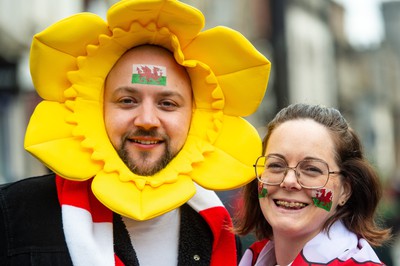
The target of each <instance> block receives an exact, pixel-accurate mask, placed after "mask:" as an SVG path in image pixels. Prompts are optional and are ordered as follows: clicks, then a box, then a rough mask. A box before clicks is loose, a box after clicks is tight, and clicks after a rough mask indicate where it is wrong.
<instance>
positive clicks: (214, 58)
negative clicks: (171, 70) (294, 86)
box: [25, 0, 270, 220]
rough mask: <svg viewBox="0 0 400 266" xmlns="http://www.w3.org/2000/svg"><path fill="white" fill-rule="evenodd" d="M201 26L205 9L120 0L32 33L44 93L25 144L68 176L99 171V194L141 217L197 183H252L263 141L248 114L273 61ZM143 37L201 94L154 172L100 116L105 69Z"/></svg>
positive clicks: (219, 186) (95, 185) (35, 69)
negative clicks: (120, 149)
mask: <svg viewBox="0 0 400 266" xmlns="http://www.w3.org/2000/svg"><path fill="white" fill-rule="evenodd" d="M203 27H204V17H203V14H202V13H201V12H200V11H199V10H197V9H195V8H193V7H191V6H189V5H186V4H184V3H181V2H179V1H176V0H123V1H120V2H118V3H116V4H115V5H113V6H112V7H111V8H110V9H109V10H108V13H107V22H105V21H104V20H103V19H102V18H100V17H99V16H97V15H95V14H91V13H80V14H76V15H73V16H71V17H68V18H66V19H63V20H61V21H59V22H57V23H55V24H53V25H51V26H50V27H48V28H47V29H45V30H44V31H42V32H40V33H38V34H37V35H35V36H34V39H33V43H32V47H31V58H30V64H31V74H32V79H33V83H34V86H35V88H36V90H37V92H38V94H39V95H40V96H41V97H42V98H43V101H42V102H41V103H40V104H39V105H38V106H37V107H36V109H35V111H34V114H33V115H32V117H31V120H30V122H29V125H28V129H27V133H26V138H25V148H26V149H27V150H28V151H29V152H30V153H32V154H33V155H34V156H35V157H37V158H38V159H39V160H41V161H42V162H43V163H44V164H45V165H46V166H47V167H49V168H50V169H51V170H53V171H54V172H55V173H57V174H58V175H60V176H62V177H64V178H66V179H69V180H75V181H83V180H88V179H90V178H93V182H92V191H93V193H94V194H95V196H96V197H97V198H98V199H99V200H100V202H102V203H103V204H104V205H105V206H106V207H108V208H109V209H111V210H113V211H115V212H117V213H119V214H121V215H124V216H127V217H131V218H133V219H136V220H146V219H150V218H153V217H156V216H158V215H161V214H163V213H165V212H168V211H170V210H172V209H175V208H177V207H179V206H181V205H182V204H184V203H185V202H187V201H188V200H189V199H190V198H191V197H192V196H193V195H194V194H195V192H196V188H195V185H194V183H193V182H196V183H197V184H199V185H200V186H203V187H205V188H207V189H212V190H227V189H234V188H238V187H240V186H242V185H244V184H246V183H248V182H250V181H251V180H252V179H253V178H254V173H253V168H252V163H253V162H254V160H255V158H256V157H257V156H258V155H259V154H260V152H261V141H260V137H259V135H258V133H257V131H256V130H255V128H254V127H253V126H252V125H250V124H249V123H248V122H247V121H246V120H245V119H243V118H242V117H244V116H248V115H250V114H252V113H253V112H255V110H256V109H257V107H258V106H259V104H260V103H261V101H262V99H263V97H264V93H265V90H266V87H267V82H268V76H269V72H270V62H269V61H268V60H267V59H266V58H265V57H264V56H263V55H262V54H260V53H259V52H258V51H257V50H256V49H255V48H254V47H253V45H252V44H251V43H250V42H249V41H248V40H247V39H246V38H245V37H244V36H242V35H241V34H240V33H238V32H236V31H234V30H232V29H229V28H226V27H222V26H218V27H214V28H212V29H209V30H204V31H201V30H202V29H203ZM142 44H154V45H160V46H163V47H165V48H167V49H169V50H170V51H171V52H173V54H174V57H175V59H176V61H177V62H178V63H179V64H181V65H182V66H184V67H185V68H186V69H187V72H188V73H189V76H190V78H191V81H192V89H193V95H194V101H195V106H194V110H193V117H192V122H191V127H190V132H189V135H188V137H187V141H186V143H185V145H184V147H183V148H182V149H181V151H180V152H179V153H178V154H177V156H176V157H175V158H174V159H173V160H172V161H171V162H170V164H169V165H168V166H167V167H166V168H165V169H163V170H162V171H160V172H159V173H157V174H155V175H153V176H138V175H135V174H133V173H132V172H131V171H130V170H129V169H128V168H127V166H126V165H125V164H124V163H123V162H122V160H121V159H120V158H119V156H118V154H117V152H116V151H115V149H114V148H113V146H112V144H111V142H110V141H109V139H108V136H107V132H106V130H105V125H104V121H103V89H104V82H105V79H106V77H107V74H108V72H109V71H110V70H111V68H112V67H113V65H114V63H115V62H116V61H117V60H118V58H119V57H120V56H121V55H122V54H123V53H124V52H125V51H127V50H128V49H130V48H132V47H135V46H138V45H142Z"/></svg>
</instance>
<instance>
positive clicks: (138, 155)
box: [104, 46, 192, 175]
mask: <svg viewBox="0 0 400 266" xmlns="http://www.w3.org/2000/svg"><path fill="white" fill-rule="evenodd" d="M161 76H163V77H162V78H161V79H158V78H159V77H161ZM191 117H192V90H191V84H190V79H189V77H188V75H187V73H186V70H185V68H184V67H182V66H180V65H179V64H177V63H176V61H175V59H174V58H173V56H172V55H171V53H169V52H168V51H166V50H164V49H162V48H160V47H155V46H141V47H137V48H134V49H132V50H129V51H128V52H126V53H125V54H124V55H123V56H122V57H121V58H120V59H119V61H118V62H117V63H116V64H115V65H114V67H113V68H112V70H111V71H110V73H109V75H108V77H107V80H106V83H105V89H104V122H105V127H106V130H107V133H108V136H109V138H110V141H111V143H112V145H113V146H114V148H115V149H116V150H117V152H118V154H119V156H120V157H121V159H122V160H123V161H124V163H125V164H126V165H127V166H128V167H129V169H130V170H131V171H132V172H133V173H135V174H138V175H153V174H155V173H157V172H158V171H160V170H161V169H163V168H164V167H165V166H166V165H167V164H168V163H169V162H170V161H171V159H172V158H173V157H174V156H175V155H176V154H177V153H178V152H179V151H180V149H181V148H182V147H183V145H184V143H185V141H186V138H187V134H188V131H189V127H190V121H191Z"/></svg>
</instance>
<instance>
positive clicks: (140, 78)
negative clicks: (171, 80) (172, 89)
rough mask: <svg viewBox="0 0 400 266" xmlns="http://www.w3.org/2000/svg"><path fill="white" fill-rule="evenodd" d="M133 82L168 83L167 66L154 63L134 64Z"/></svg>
mask: <svg viewBox="0 0 400 266" xmlns="http://www.w3.org/2000/svg"><path fill="white" fill-rule="evenodd" d="M132 84H148V85H159V86H165V85H167V68H166V67H164V66H154V65H133V70H132Z"/></svg>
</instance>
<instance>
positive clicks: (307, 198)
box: [259, 119, 350, 241]
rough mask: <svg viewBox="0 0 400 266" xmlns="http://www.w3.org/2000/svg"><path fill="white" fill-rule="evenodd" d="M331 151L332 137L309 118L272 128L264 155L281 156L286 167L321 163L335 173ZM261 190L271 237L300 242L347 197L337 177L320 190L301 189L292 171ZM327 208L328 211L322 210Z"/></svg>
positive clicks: (311, 236) (314, 232) (320, 226)
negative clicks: (310, 160) (320, 161)
mask: <svg viewBox="0 0 400 266" xmlns="http://www.w3.org/2000/svg"><path fill="white" fill-rule="evenodd" d="M334 151H335V150H334V143H333V140H332V137H331V135H330V134H329V131H328V130H327V129H326V128H325V127H324V126H323V125H321V124H319V123H317V122H315V121H313V120H311V119H298V120H292V121H287V122H284V123H283V124H281V125H279V126H278V127H277V128H275V130H274V131H273V132H272V134H271V136H270V139H269V141H268V144H267V147H266V152H265V154H264V155H265V156H271V155H273V156H278V157H281V158H282V159H284V160H285V161H286V163H287V165H288V166H289V167H295V166H296V165H297V164H298V163H299V162H300V161H302V160H305V159H318V160H323V161H325V162H326V163H327V164H328V167H329V171H339V170H340V169H339V167H338V165H337V164H336V162H335V159H334ZM259 185H260V184H259ZM262 188H264V189H266V190H267V193H266V195H265V190H264V193H260V195H259V198H260V206H261V209H262V212H263V214H264V217H265V219H266V220H267V221H268V223H269V224H270V225H271V226H272V229H273V233H274V236H276V237H277V235H281V236H283V235H287V236H290V237H291V238H301V239H303V240H304V241H308V240H310V239H311V238H313V237H314V236H315V235H317V234H318V233H319V232H320V231H321V229H322V226H323V224H324V223H325V221H326V220H327V219H328V218H329V217H331V216H332V215H333V214H334V213H335V211H336V208H337V206H338V204H339V203H342V202H345V201H346V200H347V199H348V197H349V195H350V191H349V189H348V186H344V184H343V182H342V181H341V177H340V175H339V174H331V175H330V177H329V180H328V182H327V184H326V185H325V187H324V188H322V189H305V188H303V187H301V186H300V184H299V183H298V182H297V178H296V175H295V172H294V171H293V170H289V171H288V172H287V174H286V176H285V178H284V180H283V182H282V183H281V184H280V185H276V186H270V185H263V187H260V189H259V190H260V191H261V189H262ZM327 204H328V205H327ZM317 205H318V206H317ZM329 205H331V206H330V208H329V207H326V206H329ZM322 206H325V208H323V207H322ZM282 234H283V235H282Z"/></svg>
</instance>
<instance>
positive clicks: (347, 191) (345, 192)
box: [339, 180, 352, 206]
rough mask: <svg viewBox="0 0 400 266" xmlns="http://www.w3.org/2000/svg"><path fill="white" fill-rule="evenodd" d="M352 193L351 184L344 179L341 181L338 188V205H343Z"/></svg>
mask: <svg viewBox="0 0 400 266" xmlns="http://www.w3.org/2000/svg"><path fill="white" fill-rule="evenodd" d="M351 193H352V189H351V185H350V183H349V182H346V180H343V181H342V188H341V190H340V195H339V205H340V206H343V205H344V204H346V202H347V200H348V199H349V198H350V196H351Z"/></svg>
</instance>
